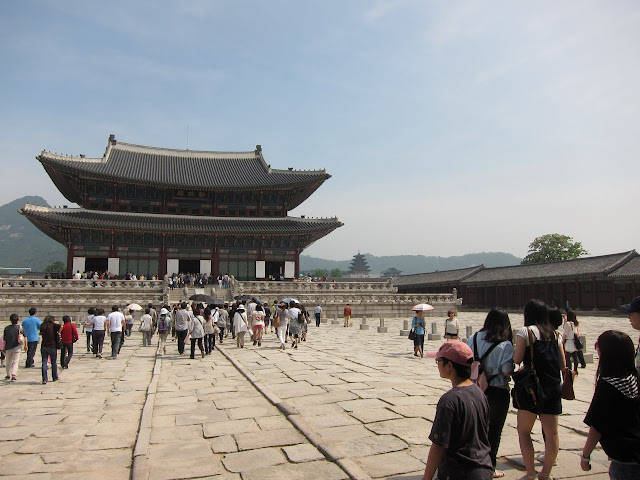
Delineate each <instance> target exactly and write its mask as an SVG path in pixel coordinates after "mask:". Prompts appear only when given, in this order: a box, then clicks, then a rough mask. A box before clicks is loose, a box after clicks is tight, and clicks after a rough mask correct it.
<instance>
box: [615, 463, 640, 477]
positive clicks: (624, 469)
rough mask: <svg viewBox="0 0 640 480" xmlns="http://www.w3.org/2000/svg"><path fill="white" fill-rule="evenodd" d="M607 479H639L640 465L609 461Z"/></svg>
mask: <svg viewBox="0 0 640 480" xmlns="http://www.w3.org/2000/svg"><path fill="white" fill-rule="evenodd" d="M609 478H610V479H611V480H637V479H638V478H640V463H622V462H618V461H616V460H614V459H611V465H609Z"/></svg>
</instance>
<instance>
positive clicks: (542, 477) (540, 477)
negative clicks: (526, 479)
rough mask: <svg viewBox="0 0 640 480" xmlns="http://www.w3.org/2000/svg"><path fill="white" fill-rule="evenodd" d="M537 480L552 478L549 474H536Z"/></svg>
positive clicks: (549, 479) (550, 479)
mask: <svg viewBox="0 0 640 480" xmlns="http://www.w3.org/2000/svg"><path fill="white" fill-rule="evenodd" d="M538 480H553V477H552V476H551V474H550V473H542V472H540V473H538Z"/></svg>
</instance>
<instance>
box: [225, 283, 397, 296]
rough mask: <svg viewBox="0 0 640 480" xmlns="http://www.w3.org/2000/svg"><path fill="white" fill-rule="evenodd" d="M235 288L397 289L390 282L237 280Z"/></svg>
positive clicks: (298, 290) (263, 290) (251, 290)
mask: <svg viewBox="0 0 640 480" xmlns="http://www.w3.org/2000/svg"><path fill="white" fill-rule="evenodd" d="M237 290H238V291H239V293H240V294H242V293H243V291H244V292H246V293H251V294H271V293H276V294H277V293H288V294H291V295H293V294H300V293H306V292H308V293H314V292H336V293H339V292H386V293H396V292H397V291H398V289H397V288H396V287H394V286H393V285H391V283H390V282H260V281H256V282H239V283H238V285H237Z"/></svg>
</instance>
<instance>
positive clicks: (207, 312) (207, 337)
mask: <svg viewBox="0 0 640 480" xmlns="http://www.w3.org/2000/svg"><path fill="white" fill-rule="evenodd" d="M217 320H218V309H217V308H215V307H213V312H212V311H211V308H209V307H207V308H205V309H204V352H205V353H206V354H207V355H211V352H213V351H214V350H215V348H216V334H217V333H218V325H217V324H216V322H217Z"/></svg>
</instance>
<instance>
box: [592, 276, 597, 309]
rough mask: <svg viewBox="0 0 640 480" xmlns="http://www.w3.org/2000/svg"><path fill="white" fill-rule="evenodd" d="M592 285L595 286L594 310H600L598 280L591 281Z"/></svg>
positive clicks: (593, 288)
mask: <svg viewBox="0 0 640 480" xmlns="http://www.w3.org/2000/svg"><path fill="white" fill-rule="evenodd" d="M591 284H592V285H593V287H592V290H593V309H594V310H598V282H596V279H595V278H594V279H593V280H591Z"/></svg>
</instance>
